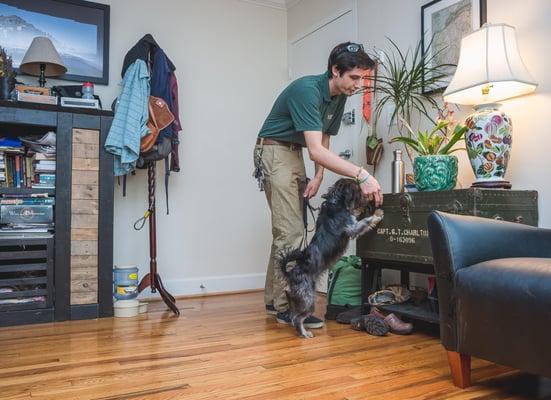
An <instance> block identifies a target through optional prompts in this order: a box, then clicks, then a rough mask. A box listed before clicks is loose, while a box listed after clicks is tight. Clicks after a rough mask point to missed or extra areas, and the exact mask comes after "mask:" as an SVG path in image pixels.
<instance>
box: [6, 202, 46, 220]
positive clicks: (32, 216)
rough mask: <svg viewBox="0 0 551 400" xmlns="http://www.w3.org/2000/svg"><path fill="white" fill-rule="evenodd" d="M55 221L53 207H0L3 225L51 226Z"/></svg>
mask: <svg viewBox="0 0 551 400" xmlns="http://www.w3.org/2000/svg"><path fill="white" fill-rule="evenodd" d="M53 220H54V211H53V206H51V205H5V204H3V205H0V223H1V224H29V223H32V224H49V223H51V222H53Z"/></svg>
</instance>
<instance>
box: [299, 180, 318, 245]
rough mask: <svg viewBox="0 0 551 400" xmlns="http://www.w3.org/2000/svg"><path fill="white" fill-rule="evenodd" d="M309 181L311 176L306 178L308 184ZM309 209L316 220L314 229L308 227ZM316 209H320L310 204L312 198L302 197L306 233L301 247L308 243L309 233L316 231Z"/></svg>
mask: <svg viewBox="0 0 551 400" xmlns="http://www.w3.org/2000/svg"><path fill="white" fill-rule="evenodd" d="M308 182H310V178H306V184H307V185H308ZM308 211H310V215H311V216H312V219H313V220H314V227H313V228H312V229H308ZM315 211H319V207H314V206H312V205H311V204H310V199H309V198H308V197H303V198H302V222H303V223H304V233H303V235H302V240H301V242H300V248H305V247H306V246H307V245H308V233H310V232H314V230H315V228H316V221H317V219H316V215H315V214H314V212H315Z"/></svg>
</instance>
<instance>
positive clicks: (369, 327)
mask: <svg viewBox="0 0 551 400" xmlns="http://www.w3.org/2000/svg"><path fill="white" fill-rule="evenodd" d="M350 326H351V327H352V329H354V330H356V331H366V332H367V333H369V334H370V335H373V336H384V335H386V334H387V333H388V331H389V330H390V328H389V327H388V325H387V324H386V323H385V321H384V320H383V319H382V318H379V317H376V316H374V315H370V314H368V315H360V316H359V317H356V318H352V320H351V321H350Z"/></svg>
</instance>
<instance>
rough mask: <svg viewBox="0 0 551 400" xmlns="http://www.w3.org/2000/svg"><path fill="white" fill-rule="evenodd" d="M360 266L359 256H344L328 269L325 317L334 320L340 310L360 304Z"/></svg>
mask: <svg viewBox="0 0 551 400" xmlns="http://www.w3.org/2000/svg"><path fill="white" fill-rule="evenodd" d="M361 266H362V260H361V258H360V257H358V256H345V257H342V258H341V259H340V260H339V261H337V263H336V264H335V265H334V266H333V268H331V271H329V278H328V281H327V312H326V314H325V318H326V319H330V320H334V319H336V317H337V315H338V314H340V313H341V312H344V311H347V310H349V309H350V308H354V307H358V306H360V305H361V303H362V279H361V275H362V272H361Z"/></svg>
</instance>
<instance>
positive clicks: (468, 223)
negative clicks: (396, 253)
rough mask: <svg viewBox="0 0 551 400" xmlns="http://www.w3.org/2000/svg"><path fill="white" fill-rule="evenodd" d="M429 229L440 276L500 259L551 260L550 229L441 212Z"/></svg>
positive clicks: (429, 220) (432, 218) (435, 212)
mask: <svg viewBox="0 0 551 400" xmlns="http://www.w3.org/2000/svg"><path fill="white" fill-rule="evenodd" d="M428 229H429V236H430V241H431V245H432V252H433V257H434V264H435V267H436V271H437V273H439V274H440V273H444V274H446V273H447V274H449V275H450V276H453V274H454V273H455V271H457V270H458V269H460V268H464V267H468V266H469V265H473V264H477V263H479V262H484V261H488V260H493V259H496V258H510V257H543V258H551V230H550V229H543V228H535V227H533V226H527V225H522V224H518V223H513V222H504V221H496V220H492V219H488V218H480V217H472V216H466V215H455V214H448V213H443V212H440V211H434V212H432V213H431V214H430V215H429V219H428Z"/></svg>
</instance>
